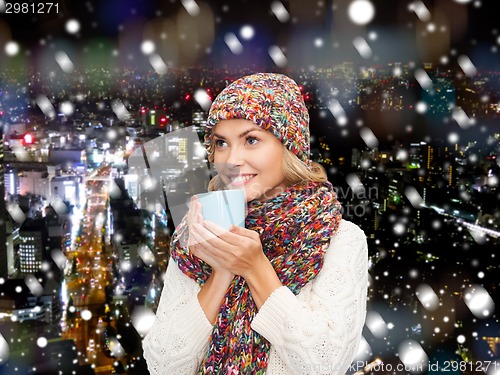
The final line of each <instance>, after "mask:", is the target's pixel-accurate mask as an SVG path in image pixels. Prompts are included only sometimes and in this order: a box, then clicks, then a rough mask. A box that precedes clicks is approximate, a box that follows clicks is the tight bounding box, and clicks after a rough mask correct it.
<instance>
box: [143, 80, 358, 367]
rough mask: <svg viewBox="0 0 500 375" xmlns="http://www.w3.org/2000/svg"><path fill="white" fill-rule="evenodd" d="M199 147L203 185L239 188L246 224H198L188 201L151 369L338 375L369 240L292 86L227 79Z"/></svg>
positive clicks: (151, 349)
mask: <svg viewBox="0 0 500 375" xmlns="http://www.w3.org/2000/svg"><path fill="white" fill-rule="evenodd" d="M205 146H206V147H207V149H208V155H209V161H210V162H212V163H214V164H215V167H216V169H217V172H218V175H217V176H215V177H214V178H213V179H212V181H211V182H210V186H209V190H220V189H244V192H245V197H246V201H247V217H246V219H245V228H242V227H235V226H233V227H232V228H231V229H230V230H229V231H227V230H224V229H223V228H221V227H219V226H217V225H216V224H215V223H212V222H208V221H205V220H204V219H203V217H202V215H201V203H200V202H199V201H198V200H197V199H196V197H194V198H193V199H192V200H191V205H190V209H189V212H188V214H187V215H186V217H185V218H184V220H183V221H182V223H180V225H179V226H178V227H177V228H176V232H175V233H174V236H173V239H172V243H171V247H172V249H171V255H172V260H171V262H170V263H169V267H168V270H167V273H166V276H165V280H164V288H163V291H162V296H161V300H160V304H159V306H158V310H157V313H156V320H155V323H154V325H153V327H152V329H151V330H150V332H149V333H148V334H147V335H146V337H145V338H144V342H143V349H144V357H145V358H146V361H147V364H148V368H149V370H150V373H151V374H162V375H171V374H175V375H181V374H221V375H223V374H224V375H225V374H270V375H278V374H279V375H292V374H315V375H316V374H344V373H345V371H346V369H347V368H348V367H349V365H350V363H351V361H352V359H353V357H354V355H355V354H356V350H357V347H358V344H359V341H360V338H361V331H362V328H363V325H364V321H365V314H366V294H367V280H368V265H367V263H368V262H367V260H368V254H367V243H366V237H365V235H364V233H363V231H362V230H361V229H360V228H359V227H358V226H356V225H354V224H353V223H350V222H347V221H345V220H342V217H341V206H340V204H339V202H338V201H337V199H336V195H335V193H334V189H333V186H332V185H331V183H330V182H328V181H327V177H326V173H325V171H324V169H323V168H322V167H321V165H319V164H318V163H315V162H312V161H311V160H310V159H309V149H310V141H309V114H308V112H307V108H306V106H305V104H304V101H303V99H302V95H301V93H300V90H299V88H298V86H297V84H296V83H295V82H294V81H293V80H292V79H290V78H289V77H287V76H285V75H281V74H273V73H258V74H253V75H250V76H246V77H242V78H240V79H238V80H236V81H234V82H233V83H231V84H230V85H229V86H228V87H226V88H225V89H224V90H223V91H222V92H221V93H220V94H219V95H218V96H217V98H216V99H215V101H214V102H213V104H212V107H211V109H210V113H209V115H208V120H207V124H206V135H205ZM186 244H187V245H186Z"/></svg>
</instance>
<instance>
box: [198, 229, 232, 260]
mask: <svg viewBox="0 0 500 375" xmlns="http://www.w3.org/2000/svg"><path fill="white" fill-rule="evenodd" d="M195 228H196V234H197V235H199V236H201V238H202V239H203V240H204V241H206V243H207V246H206V247H207V248H208V246H209V247H210V251H211V252H212V253H213V254H214V255H216V256H220V257H223V256H224V254H229V253H230V252H231V250H232V247H233V245H232V244H230V243H228V242H226V241H224V240H223V239H221V238H219V237H217V236H216V235H215V234H214V233H212V232H211V231H209V230H208V229H207V228H205V227H203V226H202V225H200V224H195Z"/></svg>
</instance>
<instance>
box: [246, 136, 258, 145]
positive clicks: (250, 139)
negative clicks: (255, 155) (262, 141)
mask: <svg viewBox="0 0 500 375" xmlns="http://www.w3.org/2000/svg"><path fill="white" fill-rule="evenodd" d="M252 141H255V142H252ZM247 142H248V143H249V144H250V145H255V144H257V142H259V139H258V138H255V137H247Z"/></svg>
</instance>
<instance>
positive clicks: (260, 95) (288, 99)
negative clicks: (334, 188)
mask: <svg viewBox="0 0 500 375" xmlns="http://www.w3.org/2000/svg"><path fill="white" fill-rule="evenodd" d="M230 119H244V120H250V121H252V122H254V123H255V124H257V125H258V126H260V127H261V128H262V129H265V130H269V131H270V132H272V133H273V134H274V135H275V136H276V137H277V138H278V139H279V140H280V141H281V142H282V143H283V144H284V145H285V146H286V148H288V149H289V150H290V151H292V152H293V153H294V154H295V155H296V156H297V157H298V158H299V159H300V160H302V161H303V162H304V163H305V164H306V165H309V164H310V159H309V149H310V144H309V142H310V136H309V113H308V111H307V108H306V105H305V103H304V99H302V94H301V93H300V89H299V87H298V86H297V83H295V81H294V80H293V79H291V78H289V77H287V76H285V75H283V74H276V73H256V74H252V75H249V76H245V77H242V78H239V79H237V80H236V81H234V82H233V83H231V84H230V85H228V86H227V87H226V88H225V89H224V90H222V92H221V93H220V94H219V95H218V96H217V98H215V100H214V102H213V103H212V106H211V108H210V112H209V114H208V119H207V123H206V128H205V143H204V144H205V147H207V149H208V147H209V146H210V144H211V141H212V135H211V131H212V128H213V127H214V126H215V125H216V124H217V123H218V122H219V121H221V120H230Z"/></svg>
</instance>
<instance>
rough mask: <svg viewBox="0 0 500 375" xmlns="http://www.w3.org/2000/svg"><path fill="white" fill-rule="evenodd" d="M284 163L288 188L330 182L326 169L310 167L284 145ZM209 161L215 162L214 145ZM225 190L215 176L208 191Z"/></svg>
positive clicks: (212, 144) (317, 164) (283, 171)
mask: <svg viewBox="0 0 500 375" xmlns="http://www.w3.org/2000/svg"><path fill="white" fill-rule="evenodd" d="M282 160H283V162H282V164H281V172H282V173H283V176H284V178H285V182H286V184H287V186H292V185H295V184H297V183H301V182H326V181H327V180H328V177H327V174H326V171H325V168H323V166H322V165H321V164H319V163H317V162H314V161H312V162H311V164H310V166H309V167H308V166H307V165H306V164H305V163H304V162H303V161H302V160H300V159H299V158H298V157H297V156H296V155H295V154H294V153H293V152H292V151H290V150H289V149H287V148H286V146H285V145H283V159H282ZM208 161H209V162H210V163H213V162H214V143H213V142H212V143H210V146H209V148H208ZM223 188H224V183H223V182H222V181H221V178H220V177H219V176H218V175H217V176H214V177H213V178H212V179H211V180H210V182H209V184H208V191H215V190H221V189H223Z"/></svg>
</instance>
